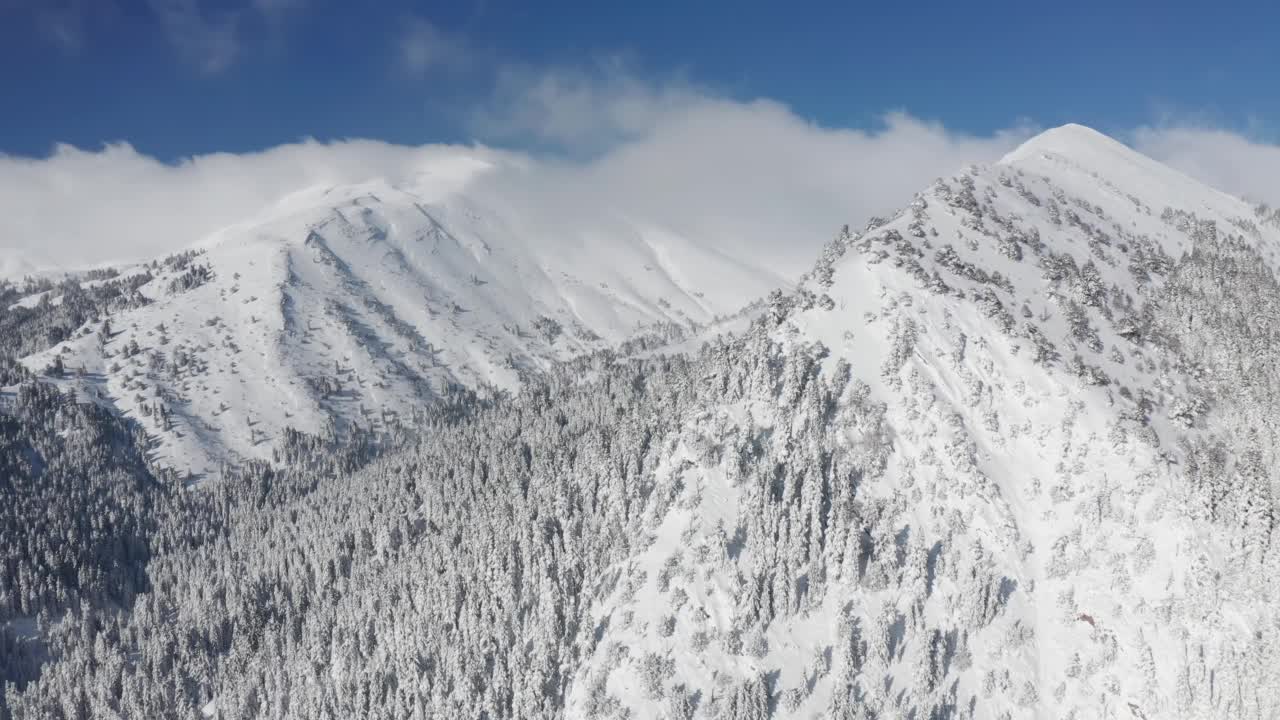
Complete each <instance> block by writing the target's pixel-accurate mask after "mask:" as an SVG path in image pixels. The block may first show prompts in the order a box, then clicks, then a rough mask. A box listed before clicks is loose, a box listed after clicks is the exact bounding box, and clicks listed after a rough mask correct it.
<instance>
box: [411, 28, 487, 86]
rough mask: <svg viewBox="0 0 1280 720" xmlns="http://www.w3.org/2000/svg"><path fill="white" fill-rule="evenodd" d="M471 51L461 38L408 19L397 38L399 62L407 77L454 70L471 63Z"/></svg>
mask: <svg viewBox="0 0 1280 720" xmlns="http://www.w3.org/2000/svg"><path fill="white" fill-rule="evenodd" d="M471 59H472V50H471V48H470V46H469V45H468V44H467V42H466V40H465V39H463V38H462V37H461V36H458V35H453V34H451V33H448V32H445V31H444V30H441V29H440V28H439V27H437V26H436V25H434V24H432V23H430V22H427V21H426V20H423V19H421V18H416V17H415V18H410V19H409V20H408V21H407V22H406V24H405V28H404V33H403V34H402V35H401V36H400V61H401V63H402V64H403V65H404V68H405V69H406V70H408V71H409V72H411V73H414V74H417V75H421V74H424V73H426V72H428V71H432V70H437V69H446V70H458V69H461V68H464V67H466V66H467V65H469V64H470V63H471Z"/></svg>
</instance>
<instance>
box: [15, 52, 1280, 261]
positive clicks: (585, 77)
mask: <svg viewBox="0 0 1280 720" xmlns="http://www.w3.org/2000/svg"><path fill="white" fill-rule="evenodd" d="M427 60H430V58H427ZM431 62H436V61H435V60H430V62H427V63H426V64H427V65H428V66H429V65H430V63H431ZM471 117H472V122H473V128H474V131H475V133H476V135H477V136H479V137H484V138H489V139H494V140H497V141H499V142H504V143H505V142H515V143H519V144H520V145H521V146H524V147H538V148H541V149H540V150H539V151H538V152H537V153H536V154H530V153H528V152H524V153H520V152H506V151H500V150H494V149H491V148H487V147H484V146H475V147H468V148H460V147H452V148H451V147H442V146H422V147H405V146H397V145H391V144H387V143H383V142H379V141H372V140H350V141H341V142H333V143H319V142H304V143H297V144H290V145H283V146H280V147H277V148H274V149H271V150H268V151H266V152H261V153H252V154H243V155H232V154H214V155H205V156H200V157H196V158H192V159H189V160H187V161H184V162H182V163H179V164H175V165H171V164H165V163H161V162H159V161H157V160H155V159H153V158H150V157H147V156H145V155H142V154H140V153H138V152H137V151H135V150H134V149H133V148H132V147H130V146H129V145H126V144H113V145H108V146H106V147H104V148H102V149H100V150H93V151H86V150H80V149H76V148H72V147H69V146H60V147H58V148H57V149H56V150H55V151H54V152H53V154H52V155H50V156H49V157H47V158H43V159H35V160H32V159H23V158H14V157H3V156H0V273H3V274H8V275H12V274H15V273H18V272H25V271H29V270H33V269H39V268H77V267H86V266H92V265H96V264H102V263H106V262H111V261H123V260H130V259H148V258H151V257H154V256H157V255H162V254H165V253H168V252H173V251H175V250H178V249H182V248H184V247H187V246H190V245H192V244H195V243H197V242H199V241H201V240H202V239H204V238H206V237H207V236H208V235H210V234H211V233H213V232H214V231H216V230H218V229H220V228H223V227H225V226H228V225H231V224H235V223H239V222H243V221H245V220H246V219H249V218H252V217H253V216H255V215H257V214H259V213H261V212H262V211H264V210H265V209H267V208H269V207H271V206H273V205H274V204H276V203H277V202H278V201H279V200H280V199H281V198H283V197H285V196H287V195H290V194H292V193H295V192H297V191H299V190H302V189H305V188H310V187H315V186H332V185H339V184H345V183H360V182H365V181H369V180H373V179H385V180H388V181H390V182H393V183H395V182H401V181H403V180H406V179H409V178H412V177H414V176H415V175H417V174H418V173H420V172H423V171H429V170H430V169H431V168H432V166H433V165H438V164H439V163H441V162H444V161H445V160H446V159H448V158H451V157H456V156H457V155H458V154H459V153H466V154H471V155H478V156H480V157H482V158H484V159H486V160H487V161H489V162H490V163H491V164H492V165H493V166H494V169H493V170H491V171H488V172H486V173H483V174H481V176H480V177H479V178H478V179H476V180H474V181H473V186H471V187H469V188H467V190H466V192H468V193H473V194H475V196H476V197H479V198H489V199H494V198H500V199H501V203H500V204H501V205H502V206H503V207H505V208H508V209H513V210H514V211H515V212H518V213H520V214H521V216H520V217H518V218H515V219H516V220H517V221H523V220H528V221H529V222H530V223H536V224H537V225H538V226H539V227H541V228H549V229H551V230H552V231H554V229H555V228H557V227H566V228H568V227H581V226H583V225H584V224H586V225H590V224H593V223H596V224H598V222H597V221H599V222H603V220H604V219H606V218H610V217H611V218H618V217H625V218H628V219H630V220H634V221H638V222H641V223H645V224H652V225H655V226H660V227H664V228H666V229H668V230H671V231H674V232H678V233H680V234H683V235H685V236H687V237H690V238H693V239H698V240H702V241H705V242H706V243H707V244H709V245H710V246H712V247H714V248H716V249H718V250H721V251H723V252H728V253H747V254H750V258H748V259H750V260H752V261H753V262H755V263H769V264H771V266H773V267H776V268H777V269H778V271H779V273H780V274H782V275H795V274H797V273H799V272H801V271H802V270H803V269H805V268H806V267H807V266H808V265H809V264H810V263H811V261H812V259H813V257H814V256H815V254H816V252H817V251H818V249H819V248H820V247H821V246H822V244H823V243H825V242H826V241H827V240H828V239H829V238H830V237H831V236H832V235H833V234H834V233H835V232H836V230H837V229H838V228H839V227H840V225H842V224H844V223H849V224H852V225H855V226H856V225H861V224H862V223H864V222H865V221H866V220H867V219H868V218H869V217H870V216H871V215H877V214H887V213H890V212H893V211H894V210H896V209H898V208H900V207H901V206H902V205H903V204H905V203H906V202H907V201H909V200H910V198H911V196H912V195H913V194H914V193H915V192H916V191H918V190H920V189H922V188H924V187H925V186H927V185H928V183H929V182H930V181H932V180H933V179H934V178H935V177H938V176H942V175H948V174H951V173H954V172H956V171H957V170H959V169H961V168H963V167H964V166H965V165H967V164H970V163H974V162H990V161H993V160H995V159H998V158H999V157H1000V156H1001V155H1003V154H1004V153H1005V152H1007V151H1008V150H1010V149H1012V148H1013V147H1014V146H1016V145H1017V144H1018V143H1019V142H1021V141H1022V140H1023V139H1025V138H1026V137H1028V136H1029V135H1030V134H1031V132H1032V130H1031V129H1029V128H1028V127H1025V126H1016V125H1015V126H1011V128H1010V129H1008V130H1004V131H1000V132H996V133H993V134H991V135H988V136H973V135H968V134H964V133H957V132H953V131H950V130H948V129H947V128H945V127H943V126H941V125H939V124H936V123H929V122H924V121H922V120H920V119H918V118H915V117H912V116H910V115H908V114H903V113H892V114H889V115H886V116H885V117H884V119H883V125H882V126H881V127H880V128H878V129H875V130H870V131H867V130H854V129H841V128H827V127H822V126H819V125H816V124H813V123H811V122H808V121H806V120H804V119H803V118H801V117H799V116H797V115H796V114H795V113H794V112H792V111H791V110H789V109H788V108H787V107H785V106H784V105H781V104H778V103H776V102H771V101H767V100H757V101H751V102H740V101H736V100H731V99H726V98H723V97H717V96H715V95H714V94H712V93H709V92H706V91H703V90H700V89H698V88H696V87H694V86H692V85H690V84H688V83H684V82H680V81H678V80H676V81H671V82H668V83H664V84H652V83H645V82H641V81H638V80H636V79H635V76H634V75H633V74H630V73H628V72H626V70H625V68H624V67H623V66H622V65H620V64H618V63H603V64H601V65H598V66H596V67H594V68H592V69H591V70H589V71H586V72H583V71H559V72H550V73H541V74H539V73H535V72H534V71H532V70H521V69H518V68H508V69H507V71H506V75H505V77H504V78H503V79H500V80H499V82H498V83H497V85H496V88H495V90H494V92H493V95H492V96H491V97H490V98H489V99H488V100H487V101H486V102H484V103H481V104H479V105H478V106H477V108H476V109H475V111H474V112H473V113H472V115H471ZM1122 139H1125V140H1128V141H1130V142H1132V143H1133V144H1134V145H1135V146H1136V147H1137V148H1138V149H1139V150H1141V151H1143V152H1146V153H1148V154H1150V155H1152V156H1153V157H1155V158H1156V159H1159V160H1162V161H1165V162H1168V163H1170V164H1171V165H1173V166H1174V167H1177V168H1179V169H1181V170H1183V171H1184V172H1187V173H1189V174H1191V175H1193V176H1195V177H1197V178H1200V179H1202V180H1204V181H1206V182H1208V183H1210V184H1212V185H1216V186H1218V187H1220V188H1221V189H1224V190H1226V191H1228V192H1232V193H1235V194H1239V195H1243V196H1246V197H1250V198H1253V199H1259V200H1271V201H1273V202H1274V201H1275V200H1276V199H1280V197H1278V196H1280V193H1277V192H1276V191H1275V188H1280V148H1278V147H1276V146H1271V145H1265V144H1261V143H1258V142H1255V141H1250V140H1248V139H1247V138H1244V137H1242V136H1240V135H1235V134H1232V133H1228V132H1223V131H1216V130H1204V129H1194V128H1140V129H1138V130H1136V131H1134V132H1133V133H1130V134H1129V136H1127V137H1122Z"/></svg>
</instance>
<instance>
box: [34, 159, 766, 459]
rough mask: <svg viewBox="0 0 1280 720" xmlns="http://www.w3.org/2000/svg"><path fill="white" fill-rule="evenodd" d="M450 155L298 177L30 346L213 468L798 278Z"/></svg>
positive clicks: (178, 453)
mask: <svg viewBox="0 0 1280 720" xmlns="http://www.w3.org/2000/svg"><path fill="white" fill-rule="evenodd" d="M446 159H447V158H446ZM477 162H478V161H477ZM439 164H440V165H443V166H444V167H441V168H439V172H435V173H423V174H422V175H420V176H419V177H418V179H416V180H415V181H414V182H413V183H410V184H407V185H400V186H392V185H389V184H387V183H384V182H369V183H365V184H361V185H357V186H343V187H332V188H316V189H310V190H305V191H301V192H299V193H297V194H295V195H293V196H291V197H289V198H287V199H286V200H284V201H282V202H281V203H280V204H279V205H278V206H277V207H275V208H273V209H272V210H271V211H269V212H266V213H264V214H263V216H262V217H258V218H254V219H251V220H249V221H246V222H244V223H241V224H239V225H237V226H234V227H230V228H227V229H225V230H223V231H221V232H219V233H216V234H215V235H214V236H213V237H211V238H208V239H206V240H205V241H203V242H202V243H201V244H200V246H199V247H197V248H193V250H191V251H188V252H185V253H180V254H178V255H175V256H172V257H170V258H167V259H165V260H164V261H158V262H154V263H150V264H147V265H142V266H137V267H132V268H123V269H122V277H125V278H127V277H129V276H130V275H138V274H140V273H147V274H148V276H144V277H142V278H140V279H139V281H138V283H134V284H140V285H139V286H138V287H137V288H136V291H137V293H138V294H139V295H140V296H141V297H142V298H145V299H144V300H140V301H139V302H138V303H134V304H133V305H134V306H131V307H128V308H127V309H124V310H121V311H119V312H115V313H110V314H107V315H106V316H105V317H103V318H102V319H101V320H94V321H89V322H86V323H85V325H84V326H82V327H78V328H72V329H71V333H70V335H71V336H70V337H69V338H68V339H67V340H65V341H64V342H60V343H58V344H57V345H54V346H53V347H51V348H49V349H47V350H44V351H41V352H38V353H35V354H32V355H30V356H29V357H27V358H26V359H25V360H24V362H25V363H26V365H27V366H28V367H29V368H31V369H32V370H35V371H37V372H39V371H42V370H43V369H44V368H47V367H49V366H50V365H51V364H52V363H53V362H54V359H55V357H56V358H61V363H62V366H63V368H64V369H65V373H64V375H65V377H66V378H67V379H66V383H68V384H73V385H76V386H77V387H79V388H80V390H81V392H82V394H84V395H86V396H88V397H93V398H96V399H97V400H98V401H100V402H103V403H106V404H109V405H111V406H113V407H115V408H117V409H118V410H119V411H120V412H123V413H125V414H126V415H129V416H131V417H133V418H135V419H136V420H138V422H140V423H141V424H142V426H143V427H144V428H145V429H146V430H147V432H148V433H149V434H150V435H152V436H153V437H154V438H155V440H156V442H157V447H156V454H157V457H158V458H159V459H160V460H161V461H162V462H165V463H166V464H169V465H171V466H174V467H178V468H181V469H183V470H186V469H191V470H192V471H193V472H194V473H196V474H197V475H201V474H205V473H209V472H213V471H216V467H217V463H218V462H220V461H224V460H233V459H236V458H270V456H271V450H272V448H273V447H274V440H275V439H277V438H278V437H279V436H280V435H281V433H282V432H283V430H284V428H286V427H291V428H294V429H297V430H301V431H304V432H308V433H313V434H321V435H323V434H324V433H325V432H326V429H334V428H336V429H341V428H342V427H345V426H347V425H348V424H354V425H358V426H360V427H363V428H371V429H375V430H377V429H380V428H384V427H386V426H388V425H389V424H392V423H396V422H407V421H408V420H409V416H410V415H411V414H412V412H413V411H414V409H415V408H420V407H421V406H422V404H424V403H430V402H433V401H434V400H435V399H436V398H438V397H440V396H441V395H443V394H445V393H446V392H447V391H448V389H449V388H450V387H452V386H455V385H456V386H462V387H467V388H471V389H476V390H483V389H484V388H487V387H495V388H501V389H511V388H513V387H515V386H516V385H517V383H518V380H519V377H520V374H521V373H522V372H526V371H537V370H540V369H544V368H545V367H546V366H547V364H548V363H550V362H553V361H556V360H563V359H566V358H569V357H572V356H574V355H577V354H580V353H582V352H586V351H590V350H598V349H602V348H606V347H611V346H613V345H616V344H617V343H618V342H620V341H622V340H624V339H626V338H628V337H631V336H633V335H635V334H636V333H638V332H641V331H645V330H646V329H652V328H654V327H655V326H660V325H678V326H682V327H686V328H688V327H692V326H695V325H698V326H701V325H706V324H708V323H712V322H713V321H715V320H716V319H717V318H718V317H719V316H722V315H728V314H731V313H734V312H735V311H737V310H739V309H740V308H741V307H742V306H743V305H745V304H746V303H748V302H749V301H751V300H754V299H757V298H759V297H762V296H763V295H764V294H765V293H767V292H768V291H769V290H771V289H773V288H775V287H779V286H785V285H786V282H787V279H786V278H785V277H783V276H781V275H778V274H776V273H775V272H774V271H773V270H772V269H771V268H770V267H768V266H766V264H765V263H763V262H753V259H752V258H750V257H747V258H737V257H732V256H730V255H728V254H725V253H724V252H721V251H719V250H718V249H716V248H715V247H714V246H710V245H708V244H706V243H700V242H699V241H698V240H697V239H689V238H686V237H682V236H681V235H679V234H677V233H675V232H672V231H670V230H667V229H664V228H663V227H660V226H656V225H651V224H646V223H644V222H642V221H638V220H635V219H631V218H627V217H616V218H609V219H608V220H607V221H600V222H598V223H596V224H595V225H586V226H575V227H572V228H570V229H567V230H566V229H564V228H547V227H544V226H540V225H538V224H535V223H532V222H526V219H525V218H522V217H521V216H520V215H519V214H518V211H515V210H513V208H512V206H508V205H503V204H502V203H501V200H500V199H495V198H493V197H492V195H486V196H483V197H482V198H481V199H478V200H477V199H473V198H471V197H470V196H469V195H468V194H467V183H466V179H467V178H468V176H469V175H471V174H474V173H475V172H482V171H483V169H479V170H478V169H477V168H474V167H469V166H468V163H467V158H466V157H459V158H453V159H452V160H451V161H450V162H447V163H446V162H444V160H442V161H441V162H440V163H439ZM45 294H47V295H49V296H50V299H51V301H52V302H55V303H56V302H58V301H59V298H58V295H57V291H56V290H51V291H49V292H47V293H45ZM40 300H41V298H40V297H39V296H32V297H28V298H24V300H23V302H24V303H26V304H28V305H31V304H33V303H38V302H39V301H40ZM103 327H106V332H103ZM81 371H83V372H81Z"/></svg>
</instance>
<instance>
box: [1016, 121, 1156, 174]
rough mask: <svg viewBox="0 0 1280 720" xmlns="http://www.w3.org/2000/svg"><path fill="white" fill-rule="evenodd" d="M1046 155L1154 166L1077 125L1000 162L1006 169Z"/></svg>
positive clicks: (1029, 142)
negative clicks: (1135, 162) (1007, 166)
mask: <svg viewBox="0 0 1280 720" xmlns="http://www.w3.org/2000/svg"><path fill="white" fill-rule="evenodd" d="M1043 155H1059V156H1062V157H1065V158H1069V159H1071V160H1076V161H1083V160H1086V159H1090V158H1094V159H1097V158H1101V157H1111V158H1125V159H1130V160H1131V159H1132V158H1133V157H1136V158H1141V159H1142V160H1146V161H1147V162H1152V163H1154V161H1152V160H1150V159H1149V158H1147V157H1145V156H1143V155H1141V154H1140V153H1138V152H1137V151H1135V150H1133V149H1132V148H1130V147H1129V146H1127V145H1125V144H1124V143H1122V142H1120V141H1118V140H1116V139H1114V138H1112V137H1110V136H1107V135H1104V134H1103V133H1100V132H1098V131H1097V130H1094V129H1093V128H1091V127H1087V126H1085V125H1078V124H1076V123H1067V124H1066V125H1061V126H1059V127H1055V128H1050V129H1048V130H1045V131H1044V132H1042V133H1040V134H1039V135H1036V136H1035V137H1033V138H1031V139H1030V140H1027V141H1026V142H1024V143H1022V145H1019V146H1018V148H1017V149H1016V150H1014V151H1013V152H1011V153H1009V154H1008V155H1005V156H1004V157H1003V158H1001V160H1000V162H1001V164H1004V165H1013V164H1017V163H1018V162H1020V161H1023V160H1026V159H1028V158H1033V157H1038V156H1043ZM1126 156H1130V157H1126Z"/></svg>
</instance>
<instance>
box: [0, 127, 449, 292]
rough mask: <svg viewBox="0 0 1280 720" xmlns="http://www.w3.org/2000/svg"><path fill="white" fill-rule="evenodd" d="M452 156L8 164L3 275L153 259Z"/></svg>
mask: <svg viewBox="0 0 1280 720" xmlns="http://www.w3.org/2000/svg"><path fill="white" fill-rule="evenodd" d="M444 152H446V151H445V150H444V149H441V148H436V147H423V148H408V147H401V146H395V145H389V144H386V143H382V142H376V141H366V140H353V141H348V142H339V143H332V144H321V143H317V142H313V141H308V142H303V143H296V144H290V145H282V146H279V147H276V148H273V149H271V150H268V151H266V152H261V153H247V154H242V155H236V154H227V153H219V154H212V155H203V156H199V157H196V158H192V159H190V160H187V161H184V162H182V163H179V164H176V165H170V164H166V163H162V162H159V161H158V160H156V159H154V158H151V157H148V156H146V155H143V154H140V153H138V152H137V151H136V150H134V149H133V148H132V147H130V146H129V145H127V144H113V145H108V146H106V147H104V148H102V149H101V150H97V151H86V150H78V149H76V148H74V147H70V146H67V145H61V146H58V147H57V148H56V149H55V150H54V152H53V154H52V155H50V156H49V157H48V158H44V159H27V158H18V157H6V156H2V155H0V273H7V274H13V273H15V272H23V271H27V270H30V269H35V268H42V267H58V268H76V267H85V266H89V265H95V264H100V263H103V262H107V261H117V260H134V259H150V258H152V257H155V256H157V255H161V254H165V253H169V252H173V251H174V250H178V249H181V248H183V247H185V246H188V245H192V244H194V243H196V242H198V241H200V240H201V239H203V238H204V237H205V236H207V235H209V234H210V233H212V232H214V231H215V230H218V229H220V228H223V227H226V226H228V225H231V224H234V223H237V222H241V221H244V220H246V219H248V218H251V217H253V216H254V215H255V214H257V213H259V212H261V211H262V210H264V209H266V208H268V207H270V206H271V205H274V204H275V203H276V202H277V201H279V200H280V199H281V198H283V197H284V196H286V195H288V194H290V193H292V192H295V191H297V190H301V189H305V188H309V187H314V186H329V185H336V184H340V183H345V182H358V181H362V180H367V179H371V178H376V177H386V178H389V179H391V180H393V181H397V180H402V179H404V178H407V177H409V176H410V175H411V174H412V173H414V172H416V171H417V170H418V169H420V168H423V167H429V166H430V165H431V164H432V163H433V161H434V159H435V158H437V157H440V155H441V153H444Z"/></svg>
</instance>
